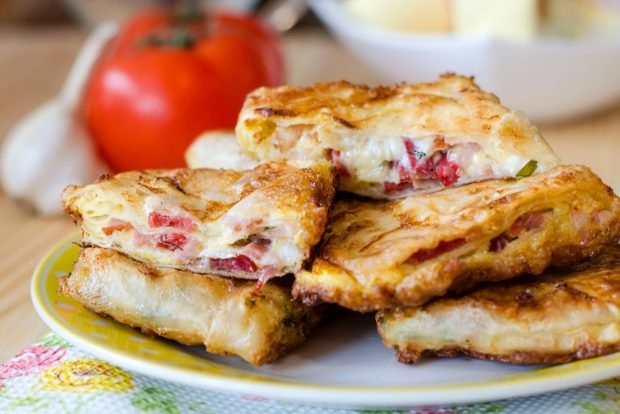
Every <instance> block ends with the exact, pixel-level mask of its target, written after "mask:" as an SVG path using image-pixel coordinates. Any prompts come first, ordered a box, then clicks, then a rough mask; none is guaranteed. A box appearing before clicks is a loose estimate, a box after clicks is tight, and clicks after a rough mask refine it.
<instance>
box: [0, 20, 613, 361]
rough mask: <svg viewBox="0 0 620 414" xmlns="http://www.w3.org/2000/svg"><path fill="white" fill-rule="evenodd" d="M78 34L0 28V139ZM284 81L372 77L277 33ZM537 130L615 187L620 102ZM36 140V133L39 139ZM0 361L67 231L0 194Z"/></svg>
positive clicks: (51, 89) (330, 48) (332, 52)
mask: <svg viewBox="0 0 620 414" xmlns="http://www.w3.org/2000/svg"><path fill="white" fill-rule="evenodd" d="M84 37H85V34H84V33H83V32H80V31H78V30H77V29H72V28H54V29H44V30H43V29H38V30H32V29H30V30H24V29H19V30H18V29H0V75H1V76H0V140H2V139H3V138H4V136H5V135H6V133H7V132H8V130H9V129H10V128H11V126H12V125H13V124H14V123H15V122H16V121H17V120H19V119H20V118H21V117H22V116H24V115H25V114H26V113H28V112H29V111H31V110H32V109H33V108H35V107H36V106H37V105H39V104H41V103H43V102H44V101H46V100H47V99H50V98H51V97H53V96H54V95H55V94H56V93H57V92H58V90H59V88H60V86H61V84H62V81H63V79H64V76H65V75H66V73H67V71H68V69H69V67H70V65H71V62H72V60H73V58H74V57H75V54H76V53H77V51H78V49H79V47H80V44H81V42H82V41H83V40H84ZM285 47H286V53H287V59H288V63H289V68H288V69H289V75H290V80H291V82H292V83H296V84H302V83H308V82H312V81H317V80H337V79H349V80H351V81H356V82H369V83H373V81H374V80H376V79H377V78H376V76H375V74H373V72H372V71H370V70H368V69H365V68H364V67H363V66H362V65H361V64H359V63H357V62H356V61H355V60H354V59H353V58H352V57H351V56H349V55H348V54H347V53H346V52H345V51H343V50H342V49H341V48H339V47H338V46H337V45H336V44H334V43H333V42H332V41H331V40H330V39H329V38H327V36H326V35H324V34H322V33H294V34H291V35H289V36H287V38H286V39H285ZM541 131H542V132H543V134H544V135H545V137H546V138H547V139H548V140H549V142H550V143H551V145H552V146H553V147H554V148H555V150H556V152H557V153H558V154H559V155H560V156H561V157H562V158H563V159H564V161H565V162H567V163H581V164H585V165H588V166H590V167H592V168H593V169H594V170H595V171H596V172H597V173H599V174H600V175H601V177H602V178H603V179H604V180H605V181H606V182H607V183H608V184H610V185H611V186H613V187H614V188H616V189H618V190H620V161H619V160H617V159H616V158H617V156H618V155H620V151H619V150H620V105H619V106H616V107H614V108H611V109H608V110H607V111H606V112H604V113H600V114H597V115H594V116H589V117H585V118H583V119H579V120H573V121H570V122H567V123H564V124H562V125H554V126H542V127H541ZM41 138H42V139H44V137H41ZM0 230H1V234H2V237H1V238H0V332H1V334H0V361H3V360H5V359H7V358H9V357H10V356H12V355H13V354H15V353H16V352H18V351H19V350H21V349H22V348H24V347H25V346H27V345H28V344H30V343H31V342H33V341H34V340H35V339H37V338H38V337H39V336H41V335H42V334H43V333H44V332H46V331H47V328H46V327H45V326H44V325H43V323H42V322H41V320H40V319H39V317H38V316H37V315H36V313H35V311H34V309H33V307H32V305H31V303H30V294H29V282H30V276H31V273H32V270H33V269H34V267H35V265H36V263H37V262H38V260H39V259H40V258H41V256H42V255H43V254H44V253H45V252H46V251H47V250H48V249H50V247H52V245H54V244H55V243H56V242H57V241H58V240H60V239H61V238H62V237H63V236H65V235H66V234H69V233H70V232H72V231H74V227H73V223H71V222H70V221H69V220H68V219H66V218H64V217H57V218H41V217H36V216H33V215H32V214H30V213H29V212H27V211H26V210H25V209H23V208H21V207H20V206H18V205H16V204H15V203H14V202H13V201H11V200H10V199H8V198H7V197H6V196H5V195H4V194H2V193H0Z"/></svg>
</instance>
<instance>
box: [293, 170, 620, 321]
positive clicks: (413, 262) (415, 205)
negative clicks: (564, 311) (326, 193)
mask: <svg viewBox="0 0 620 414" xmlns="http://www.w3.org/2000/svg"><path fill="white" fill-rule="evenodd" d="M619 237H620V199H619V198H618V197H616V196H615V195H614V194H613V192H612V190H611V189H610V188H609V187H607V186H606V185H605V184H603V183H602V182H601V180H600V178H598V177H597V176H596V175H595V174H594V173H592V171H590V170H589V169H588V168H586V167H580V166H562V167H557V168H554V169H552V170H550V171H548V172H546V173H544V174H540V175H535V176H532V177H529V178H525V179H522V180H514V179H505V180H491V181H486V182H480V183H475V184H470V185H467V186H463V187H457V188H451V189H447V190H444V191H441V192H437V193H434V194H427V195H421V196H413V197H409V198H406V199H402V200H394V201H387V202H385V201H384V202H378V201H361V200H341V201H338V202H336V203H335V205H334V208H333V214H332V217H331V221H330V224H329V225H328V228H327V230H326V234H325V236H324V242H323V243H322V246H321V247H320V248H319V249H318V252H317V259H316V260H315V261H314V263H313V264H312V269H311V271H302V272H299V273H298V274H297V275H296V282H295V285H294V294H295V295H296V296H297V297H301V298H303V299H304V301H305V303H307V304H312V303H317V302H320V301H325V302H334V303H338V304H340V305H342V306H344V307H347V308H350V309H354V310H358V311H373V310H378V309H383V308H390V307H396V306H418V305H422V304H423V303H425V302H427V301H428V300H430V299H432V298H434V297H437V296H443V295H445V294H446V293H450V292H461V291H465V290H468V289H471V288H473V287H474V286H475V285H476V284H477V283H479V282H483V281H498V280H506V279H510V278H512V277H515V276H518V275H520V274H523V273H532V274H540V273H542V272H543V271H544V270H545V269H546V268H547V267H548V266H549V265H551V264H554V265H569V264H573V263H576V262H578V261H581V260H584V259H586V258H588V257H591V256H592V255H594V254H596V253H598V251H599V250H600V249H601V248H602V246H603V245H606V244H613V243H616V242H617V241H618V238H619Z"/></svg>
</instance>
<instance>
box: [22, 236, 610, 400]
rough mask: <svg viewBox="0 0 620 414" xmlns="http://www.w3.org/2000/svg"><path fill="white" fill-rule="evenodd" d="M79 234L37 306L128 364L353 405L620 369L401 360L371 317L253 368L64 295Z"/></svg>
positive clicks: (589, 364) (542, 387)
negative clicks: (62, 283) (61, 286)
mask: <svg viewBox="0 0 620 414" xmlns="http://www.w3.org/2000/svg"><path fill="white" fill-rule="evenodd" d="M77 241H78V236H77V235H73V236H71V237H69V238H67V239H65V240H64V241H62V242H61V243H59V244H58V245H57V246H56V247H55V248H53V249H52V250H51V251H50V252H49V253H48V254H47V255H46V256H45V257H44V258H43V260H42V261H41V263H40V264H39V265H38V266H37V269H36V270H35V272H34V276H33V279H32V284H31V294H32V301H33V303H34V306H35V308H36V310H37V312H38V313H39V315H40V316H41V318H42V319H43V320H44V321H45V323H47V325H48V326H49V327H50V328H51V329H52V330H53V331H55V332H56V333H57V334H59V335H60V336H62V337H64V338H65V339H67V340H68V341H69V342H72V343H73V344H75V345H76V346H78V347H80V348H83V349H84V350H86V351H87V352H89V353H91V354H93V355H95V356H97V357H99V358H101V359H104V360H106V361H109V362H110V363H113V364H116V365H118V366H120V367H122V368H125V369H128V370H132V371H135V372H139V373H142V374H145V375H149V376H152V377H157V378H160V379H163V380H167V381H173V382H177V383H181V384H186V385H190V386H193V387H198V388H204V389H208V390H213V391H223V392H233V393H248V394H253V395H258V396H262V397H266V398H273V399H278V400H283V401H292V402H303V403H310V404H319V405H331V406H346V407H355V408H362V407H365V408H371V407H373V408H376V407H408V406H416V405H444V404H445V405H447V404H456V403H472V402H481V401H491V400H497V399H503V398H512V397H519V396H526V395H533V394H540V393H544V392H550V391H555V390H560V389H565V388H570V387H575V386H579V385H584V384H588V383H592V382H596V381H600V380H604V379H607V378H610V377H613V376H616V375H620V353H618V354H613V355H609V356H606V357H600V358H593V359H589V360H584V361H580V362H574V363H571V364H565V365H561V366H556V367H519V366H513V365H508V364H501V363H494V362H487V361H477V360H472V359H464V358H462V359H461V358H455V359H443V360H429V361H426V362H423V363H420V364H417V365H415V366H406V365H402V364H398V363H397V362H396V361H395V360H394V355H393V352H392V351H391V350H388V349H385V348H384V347H383V346H382V344H381V341H380V339H379V338H378V335H377V333H376V331H375V329H374V323H373V318H372V316H369V315H353V314H351V315H345V316H342V317H340V318H337V319H334V320H332V321H329V322H327V323H325V324H324V325H323V326H322V327H321V328H319V329H318V330H317V331H316V332H315V333H314V335H312V337H311V338H310V340H309V341H308V342H307V343H306V344H304V345H303V346H302V347H300V348H299V349H298V350H296V351H295V352H293V353H292V354H291V355H290V356H288V357H286V358H284V359H283V360H281V361H279V362H278V363H275V364H272V365H269V366H266V367H261V368H255V367H251V366H250V365H248V364H246V363H244V362H243V361H241V360H240V359H238V358H226V357H217V356H213V355H208V354H206V353H205V352H204V351H202V350H201V349H199V348H197V347H186V346H181V345H177V344H175V343H173V342H170V341H166V340H161V339H155V338H151V337H149V336H146V335H144V334H142V333H141V332H139V331H137V330H134V329H131V328H128V327H126V326H123V325H121V324H118V323H116V322H114V321H111V320H110V319H107V318H104V317H101V316H99V315H97V314H95V313H93V312H91V311H89V310H87V309H85V308H84V307H83V306H82V305H80V304H79V303H78V302H76V301H75V300H73V299H71V298H69V297H66V296H64V295H62V294H60V293H58V276H59V275H64V274H67V273H69V272H70V271H71V268H72V266H73V262H74V261H75V260H76V258H77V255H78V252H79V247H78V246H77V244H76V243H77Z"/></svg>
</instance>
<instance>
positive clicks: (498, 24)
mask: <svg viewBox="0 0 620 414" xmlns="http://www.w3.org/2000/svg"><path fill="white" fill-rule="evenodd" d="M154 4H160V5H161V4H164V5H167V6H169V7H170V6H174V7H176V8H178V7H180V9H179V10H180V11H179V10H177V11H175V14H174V16H173V17H171V15H170V14H163V15H162V14H157V13H155V14H154V13H151V12H145V10H150V9H148V8H150V7H152V6H153V5H154ZM175 10H176V9H175ZM196 10H207V13H206V17H205V16H204V15H201V17H199V18H197V17H196V16H197V15H196V14H195V11H196ZM222 13H224V14H222ZM230 13H234V14H235V15H236V14H238V13H242V14H247V15H249V16H251V17H243V18H240V20H239V19H237V20H235V19H236V18H229V17H226V16H228V15H229V14H230ZM201 19H202V20H201ZM171 21H174V22H176V23H174V24H172V23H170V22H171ZM179 22H180V23H179ZM196 22H198V23H200V24H199V25H198V23H196ZM177 23H179V24H181V26H182V30H178V27H177V26H178V24H177ZM197 26H199V27H198V28H196V27H197ZM119 33H120V34H119ZM123 39H125V40H123ZM127 39H129V40H130V41H129V40H127ZM204 39H206V40H205V41H203V40H204ZM123 42H124V43H123ZM147 46H148V47H156V48H161V49H165V50H168V49H167V48H181V49H183V50H194V49H196V50H199V55H200V58H201V59H206V60H208V61H209V62H210V64H211V66H212V67H213V71H212V73H209V74H205V75H201V77H199V79H200V80H199V81H194V83H193V85H195V86H194V87H192V88H190V89H189V90H190V92H188V90H187V88H186V89H184V90H183V91H181V90H178V89H177V90H173V89H174V88H175V86H174V85H177V83H175V82H177V81H178V80H179V79H187V77H186V73H188V72H187V71H186V70H185V69H183V68H184V67H185V66H183V65H184V64H182V63H180V62H177V63H175V62H174V61H172V62H168V61H167V60H158V59H159V57H157V56H155V57H149V58H148V59H152V60H140V59H146V57H144V56H142V55H141V53H142V52H141V51H142V50H143V49H141V48H144V47H147ZM78 57H79V58H78ZM160 57H161V56H160ZM160 68H165V69H160ZM156 70H157V71H159V72H156ZM447 71H454V72H457V73H460V74H463V75H470V76H475V78H476V80H477V81H478V82H479V83H480V85H481V86H482V87H483V88H485V89H487V90H489V91H491V92H493V93H496V94H497V95H498V96H499V97H500V99H501V100H502V102H504V103H505V104H506V105H507V106H509V107H510V108H513V109H519V110H523V111H524V112H525V113H526V114H527V115H528V116H529V117H530V118H531V119H532V120H533V121H534V122H535V123H536V124H537V125H538V126H539V127H540V129H541V132H542V133H543V135H544V136H545V137H546V138H547V140H548V141H549V142H550V144H551V145H552V147H553V148H554V149H555V150H556V152H557V153H558V155H560V157H562V158H563V160H564V161H565V162H566V163H579V164H585V165H588V166H590V167H591V168H593V169H594V170H595V172H597V173H598V174H599V175H601V177H602V178H603V180H604V181H605V182H607V183H608V184H609V185H611V186H612V187H614V188H615V189H616V190H620V163H618V162H617V161H616V156H617V154H618V153H619V150H620V0H343V1H338V0H309V1H306V0H262V1H259V0H210V1H185V2H170V1H159V2H156V1H145V0H124V1H123V0H0V169H1V173H0V179H1V181H2V189H1V190H0V229H2V231H3V235H4V236H5V237H3V238H0V330H2V332H6V334H5V335H3V337H2V338H1V339H0V360H5V359H7V358H8V357H9V356H11V355H12V354H13V353H14V352H16V351H17V350H19V349H21V348H23V347H24V346H25V345H26V344H29V343H31V342H32V341H34V340H35V339H36V338H37V337H38V336H39V335H41V334H42V333H43V332H44V331H45V328H44V327H43V325H42V323H41V322H40V321H39V319H38V318H37V317H36V315H35V314H34V311H33V310H32V308H31V305H30V303H29V300H28V288H27V286H28V281H29V278H30V274H31V272H32V270H33V268H34V265H35V263H36V262H37V261H38V260H39V258H40V257H41V255H42V254H43V253H44V252H45V251H46V250H48V249H49V248H50V247H51V246H52V245H53V244H54V243H56V242H57V241H58V240H59V239H60V238H62V236H64V235H65V234H68V233H70V232H71V231H73V229H74V227H73V225H72V223H70V222H69V220H68V219H66V218H65V217H63V216H62V215H61V209H60V200H59V194H60V191H61V189H62V188H63V187H64V186H65V185H66V184H68V183H86V182H88V181H91V180H92V179H94V178H95V177H96V176H97V175H98V174H100V173H102V172H104V171H121V170H125V169H131V168H146V167H173V166H182V164H183V152H184V150H185V148H186V147H187V146H188V145H189V144H190V143H191V142H192V141H193V140H194V139H195V137H197V136H198V135H200V133H202V132H204V131H205V130H208V129H215V128H217V129H220V128H224V129H229V128H231V127H232V126H233V125H234V121H235V118H236V113H237V111H238V109H239V107H240V105H241V102H242V100H243V96H244V95H245V93H247V92H248V91H249V90H252V89H253V88H255V87H257V86H261V85H276V84H281V83H291V84H297V85H301V84H304V85H305V84H311V83H313V82H316V81H328V80H340V79H347V80H349V81H352V82H361V83H367V84H371V85H375V84H379V83H395V82H400V81H410V82H419V81H432V80H433V79H435V78H436V77H437V76H438V75H439V74H441V73H443V72H447ZM118 73H122V74H123V76H125V78H122V79H125V80H128V81H131V82H134V83H130V84H131V85H133V86H135V87H132V88H128V87H124V88H114V87H110V85H111V84H110V82H111V81H110V79H111V78H112V79H113V80H114V79H116V81H118V79H119V77H118V76H116V75H117V74H118ZM145 73H155V75H157V79H158V82H160V84H161V85H163V86H161V88H160V89H150V90H147V91H146V92H145V91H143V90H142V89H140V88H141V87H142V86H144V84H143V83H140V82H141V80H143V79H144V76H145ZM115 74H116V75H115ZM155 75H153V76H155ZM115 76H116V78H115ZM116 81H113V82H112V84H114V85H118V84H117V83H114V82H116ZM149 82H150V81H149ZM179 82H180V81H179ZM155 84H158V83H157V82H155ZM126 85H128V84H127V83H126ZM150 85H152V84H150ZM158 85H159V84H158ZM149 87H151V86H149ZM129 90H131V91H133V92H132V93H135V94H134V95H131V94H129V93H128V91H129ZM140 93H145V94H147V93H148V94H149V95H148V96H149V97H150V98H153V99H150V98H149V99H150V100H146V101H145V100H141V99H140V98H141V95H140ZM184 93H187V94H188V95H183V94H184ZM145 96H146V95H145ZM187 99H189V101H191V102H199V103H200V104H199V105H197V104H192V105H187V106H183V102H186V101H187ZM189 101H188V102H189ZM136 102H149V105H150V106H149V105H146V106H144V105H137V104H136ZM145 108H146V109H145ZM175 108H176V109H175ZM178 108H184V109H183V110H181V109H178ZM188 108H189V109H188ZM177 109H178V110H177ZM144 125H147V126H148V125H150V126H151V127H152V129H151V130H148V129H145V128H146V127H144Z"/></svg>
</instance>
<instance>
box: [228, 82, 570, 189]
mask: <svg viewBox="0 0 620 414" xmlns="http://www.w3.org/2000/svg"><path fill="white" fill-rule="evenodd" d="M236 134H237V137H238V140H239V145H240V147H241V149H242V150H243V151H244V152H245V153H246V154H247V155H249V156H250V157H252V158H254V159H256V160H259V161H263V162H264V161H276V160H287V159H306V160H307V159H310V160H319V159H321V160H322V159H330V154H332V151H338V153H339V154H340V155H339V157H340V158H341V159H342V163H343V165H345V166H346V169H347V170H348V172H347V173H344V174H342V177H341V178H342V179H341V181H340V189H341V190H344V191H348V192H352V193H355V194H360V195H364V196H369V197H373V198H378V199H386V198H387V199H390V198H398V197H402V195H403V194H411V193H413V192H422V191H437V190H440V189H441V188H443V186H442V185H437V186H433V185H430V184H429V183H428V182H426V183H425V182H417V181H415V180H414V186H413V187H412V188H410V189H408V190H406V191H405V190H403V191H404V193H401V192H398V193H391V192H387V191H386V190H385V188H384V186H385V183H386V182H389V183H392V182H393V181H394V180H397V179H398V175H399V174H398V173H397V171H396V169H395V168H393V167H390V168H388V167H386V164H391V165H397V164H399V163H402V162H405V164H406V161H404V160H403V159H401V158H402V157H405V158H406V154H405V152H404V151H405V148H404V147H403V145H402V142H403V139H404V138H407V139H410V140H412V141H413V143H414V145H415V147H416V151H417V150H421V151H422V152H424V151H427V150H428V145H430V144H428V143H426V141H428V140H429V139H431V138H430V137H436V138H437V139H438V140H440V141H441V142H442V143H443V145H444V146H445V147H446V148H450V147H452V146H459V145H465V146H469V148H470V150H471V146H472V145H473V146H474V147H476V148H479V149H480V150H481V151H482V152H483V153H484V154H485V155H484V156H479V157H477V158H476V159H477V161H475V162H476V163H485V164H484V166H482V165H478V167H477V168H472V169H470V168H469V166H468V165H464V164H467V163H468V162H469V161H465V159H466V158H468V157H469V158H471V154H469V155H463V157H462V158H463V160H462V161H463V163H464V164H460V165H461V167H462V168H461V171H460V173H459V176H460V177H462V179H461V178H459V179H458V180H457V182H456V184H455V185H460V184H464V183H466V182H472V181H476V180H479V179H481V178H499V177H507V176H515V175H516V173H517V172H518V170H519V169H520V168H521V167H522V166H523V165H524V164H525V163H527V162H528V161H529V160H532V159H534V160H537V161H538V170H537V171H538V172H543V171H546V170H547V169H549V168H552V167H554V166H556V165H557V164H558V163H559V160H558V158H557V156H556V155H555V154H554V153H553V151H552V150H551V148H550V147H549V146H548V144H547V143H546V142H545V140H544V139H543V137H542V136H541V135H540V134H539V132H538V130H537V129H536V128H535V127H534V126H533V125H532V124H531V123H530V122H529V121H528V120H527V119H526V118H525V116H524V115H523V114H521V113H518V112H514V111H510V110H509V109H507V108H505V107H504V106H502V105H501V104H500V102H499V100H498V99H497V97H496V96H495V95H493V94H490V93H487V92H484V91H482V90H481V89H480V88H479V87H478V85H477V84H476V83H475V82H474V81H473V79H472V78H468V77H463V76H457V75H454V74H446V75H444V76H442V77H441V78H440V79H439V80H438V81H436V82H430V83H421V84H415V85H408V84H398V85H394V86H388V87H385V86H380V87H375V88H370V87H368V86H365V85H354V84H352V83H349V82H346V81H340V82H330V83H318V84H315V85H312V86H308V87H293V86H280V87H275V88H259V89H257V90H255V91H254V92H252V93H250V94H249V95H248V97H247V99H246V102H245V104H244V106H243V109H242V110H241V113H240V117H239V121H238V123H237V127H236ZM431 140H432V139H431ZM427 155H430V154H427ZM487 163H488V165H487ZM426 181H431V180H426ZM399 191H400V190H399Z"/></svg>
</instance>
